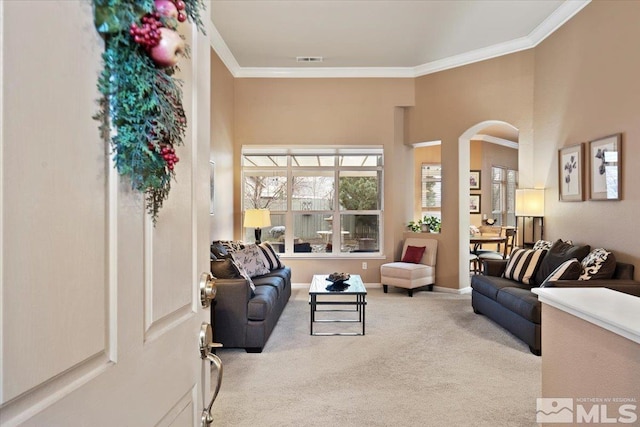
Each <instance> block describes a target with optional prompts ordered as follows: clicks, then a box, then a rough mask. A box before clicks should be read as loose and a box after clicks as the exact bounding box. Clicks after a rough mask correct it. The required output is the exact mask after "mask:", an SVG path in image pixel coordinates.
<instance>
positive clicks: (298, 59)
mask: <svg viewBox="0 0 640 427" xmlns="http://www.w3.org/2000/svg"><path fill="white" fill-rule="evenodd" d="M322 61H324V58H323V57H322V56H296V62H322Z"/></svg>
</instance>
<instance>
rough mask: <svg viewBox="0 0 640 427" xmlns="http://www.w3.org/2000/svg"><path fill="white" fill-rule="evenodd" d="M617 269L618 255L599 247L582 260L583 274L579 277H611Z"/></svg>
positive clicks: (581, 278) (588, 278)
mask: <svg viewBox="0 0 640 427" xmlns="http://www.w3.org/2000/svg"><path fill="white" fill-rule="evenodd" d="M615 271H616V257H615V256H614V255H613V254H612V253H611V252H609V251H607V250H605V249H602V248H598V249H594V250H592V251H591V252H590V253H589V255H587V256H586V257H585V258H584V259H583V260H582V274H581V275H580V278H579V279H580V280H594V279H611V278H612V277H613V273H614V272H615Z"/></svg>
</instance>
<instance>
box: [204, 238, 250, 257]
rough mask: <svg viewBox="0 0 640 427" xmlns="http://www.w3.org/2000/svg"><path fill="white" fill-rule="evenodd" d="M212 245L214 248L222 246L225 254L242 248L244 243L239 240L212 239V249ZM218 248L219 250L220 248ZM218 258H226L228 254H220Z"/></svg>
mask: <svg viewBox="0 0 640 427" xmlns="http://www.w3.org/2000/svg"><path fill="white" fill-rule="evenodd" d="M214 246H215V247H216V248H222V249H223V250H224V251H225V252H226V254H227V255H229V254H231V253H233V252H236V251H239V250H241V249H244V247H245V245H244V243H242V242H241V241H239V240H214V241H213V242H212V243H211V249H212V250H213V248H214ZM222 249H220V250H222ZM218 258H228V256H226V257H225V256H222V257H218Z"/></svg>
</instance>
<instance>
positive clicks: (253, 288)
mask: <svg viewBox="0 0 640 427" xmlns="http://www.w3.org/2000/svg"><path fill="white" fill-rule="evenodd" d="M231 262H232V263H233V265H235V266H236V268H237V269H238V273H239V274H240V276H242V278H243V279H244V280H246V281H247V283H249V286H251V296H254V295H255V294H256V293H255V292H256V285H255V284H254V283H253V280H251V276H249V273H247V270H245V269H244V267H243V266H242V264H239V263H238V262H237V261H236V260H235V259H233V258H232V259H231Z"/></svg>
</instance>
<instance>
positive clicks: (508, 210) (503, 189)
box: [490, 165, 519, 227]
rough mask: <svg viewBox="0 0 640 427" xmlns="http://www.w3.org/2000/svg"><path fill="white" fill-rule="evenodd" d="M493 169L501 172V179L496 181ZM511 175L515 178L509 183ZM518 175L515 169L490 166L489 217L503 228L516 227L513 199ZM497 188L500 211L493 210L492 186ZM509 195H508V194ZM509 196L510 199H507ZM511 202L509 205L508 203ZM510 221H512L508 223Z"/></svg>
mask: <svg viewBox="0 0 640 427" xmlns="http://www.w3.org/2000/svg"><path fill="white" fill-rule="evenodd" d="M494 169H500V170H501V171H502V177H503V178H502V179H501V180H496V179H495V178H494V177H495V173H494ZM510 173H513V175H514V176H515V178H514V182H510V180H509V174H510ZM518 179H519V174H518V170H517V169H511V168H509V167H506V166H499V165H492V166H491V190H490V191H491V193H490V194H491V215H492V216H493V218H495V219H496V220H497V221H498V223H497V224H496V225H501V226H503V227H515V226H516V216H515V215H516V213H515V199H516V189H517V188H518ZM495 185H498V186H499V193H500V209H499V210H494V208H493V206H494V200H493V199H494V190H493V189H494V186H495ZM509 193H510V194H509ZM509 196H511V198H509ZM510 200H511V203H509V201H510ZM510 220H512V221H510Z"/></svg>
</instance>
